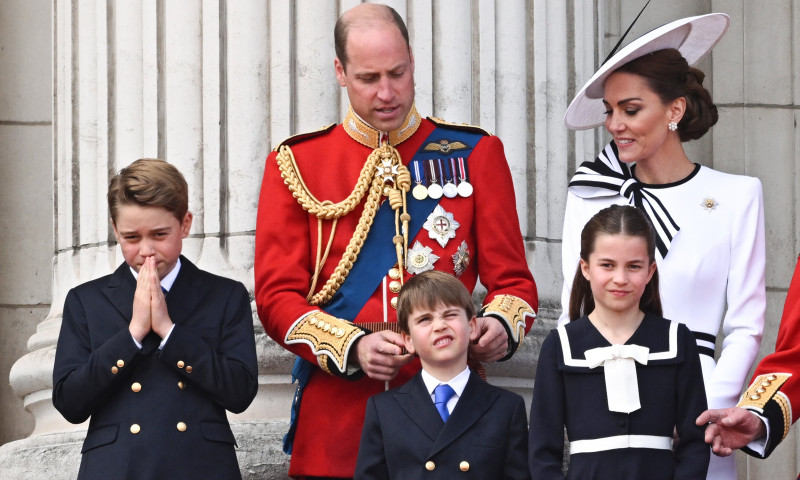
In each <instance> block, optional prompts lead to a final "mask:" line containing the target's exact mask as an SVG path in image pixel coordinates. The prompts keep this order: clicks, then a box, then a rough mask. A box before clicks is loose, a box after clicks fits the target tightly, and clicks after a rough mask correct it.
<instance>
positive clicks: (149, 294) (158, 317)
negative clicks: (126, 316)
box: [128, 256, 173, 344]
mask: <svg viewBox="0 0 800 480" xmlns="http://www.w3.org/2000/svg"><path fill="white" fill-rule="evenodd" d="M172 325H173V323H172V320H171V319H170V318H169V312H168V311H167V301H166V298H164V292H163V291H162V290H161V282H160V281H159V279H158V270H157V269H156V261H155V257H154V256H150V257H146V258H145V260H144V263H143V264H142V266H141V267H140V268H139V277H138V278H137V280H136V293H134V295H133V316H132V317H131V323H130V326H129V327H128V329H129V330H130V332H131V335H132V336H133V338H134V339H135V340H136V341H137V342H139V343H140V344H141V343H142V340H144V337H146V336H147V334H148V333H150V331H151V330H152V331H153V332H155V333H156V334H157V335H158V336H159V337H161V338H164V337H166V336H167V334H168V333H169V331H170V329H172Z"/></svg>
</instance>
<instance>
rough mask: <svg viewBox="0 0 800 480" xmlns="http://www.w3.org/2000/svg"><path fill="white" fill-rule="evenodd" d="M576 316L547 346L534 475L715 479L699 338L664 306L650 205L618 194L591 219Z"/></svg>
mask: <svg viewBox="0 0 800 480" xmlns="http://www.w3.org/2000/svg"><path fill="white" fill-rule="evenodd" d="M569 316H570V323H568V324H565V325H561V326H559V327H558V328H557V329H555V330H553V331H552V332H550V335H549V336H548V337H547V338H546V339H545V341H544V343H543V344H542V349H541V352H540V355H539V364H538V367H537V370H536V384H535V385H534V389H533V402H532V405H531V415H530V442H529V444H530V448H529V463H530V469H531V476H532V478H534V479H537V480H542V479H564V478H567V479H581V480H589V479H598V480H599V479H609V480H610V479H614V480H624V479H631V480H639V479H642V478H647V479H650V480H659V479H681V480H688V479H697V480H702V479H704V478H705V476H706V471H707V469H708V461H709V451H708V447H707V446H706V444H705V442H704V441H703V429H702V427H698V426H697V425H695V423H694V420H695V419H696V418H697V416H698V415H699V414H700V413H701V412H702V411H703V410H705V408H706V396H705V390H704V388H703V377H702V372H701V368H700V360H699V357H698V352H697V345H696V343H695V340H694V336H693V335H692V333H691V332H690V331H689V329H688V328H686V326H685V325H683V324H681V323H678V322H672V321H669V320H666V319H664V318H662V317H661V299H660V296H659V293H658V272H657V270H656V261H655V234H654V233H653V230H652V228H651V226H650V223H649V221H648V220H647V218H646V217H645V215H644V214H643V213H642V211H641V210H639V209H637V208H633V207H631V206H627V205H612V206H610V207H608V208H605V209H603V210H601V211H600V212H598V213H597V214H596V215H594V216H593V217H592V218H591V220H589V222H588V223H587V224H586V226H585V227H584V228H583V231H582V233H581V252H580V264H579V266H578V268H577V271H576V272H575V279H574V281H573V286H572V293H571V297H570V304H569ZM565 427H566V435H567V437H568V439H569V451H570V461H569V469H568V471H567V473H566V475H564V474H563V473H562V464H563V455H564V442H565V438H564V428H565Z"/></svg>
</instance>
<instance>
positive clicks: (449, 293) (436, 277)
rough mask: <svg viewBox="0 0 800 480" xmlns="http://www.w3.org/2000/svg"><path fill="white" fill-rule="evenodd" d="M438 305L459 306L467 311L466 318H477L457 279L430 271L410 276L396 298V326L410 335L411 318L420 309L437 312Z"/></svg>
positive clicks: (465, 292) (467, 294)
mask: <svg viewBox="0 0 800 480" xmlns="http://www.w3.org/2000/svg"><path fill="white" fill-rule="evenodd" d="M438 305H447V306H456V307H461V308H463V309H464V312H465V313H466V316H467V319H470V318H472V317H474V316H475V304H474V303H472V295H470V293H469V291H468V290H467V287H465V286H464V284H463V283H461V282H460V281H459V280H458V279H457V278H456V277H454V276H452V275H450V274H449V273H445V272H440V271H438V270H428V271H427V272H422V273H420V274H419V275H415V276H413V277H411V278H410V279H409V280H408V281H407V282H406V283H405V285H403V288H402V290H400V296H399V297H398V299H397V323H398V326H399V327H400V331H401V332H403V333H409V330H408V317H409V316H411V314H412V313H413V312H414V310H415V309H417V308H426V309H429V310H432V309H434V308H435V307H437V306H438Z"/></svg>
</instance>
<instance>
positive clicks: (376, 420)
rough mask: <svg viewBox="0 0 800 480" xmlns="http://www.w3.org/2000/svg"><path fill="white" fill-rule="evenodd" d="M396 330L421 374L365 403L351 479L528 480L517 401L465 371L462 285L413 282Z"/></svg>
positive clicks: (426, 276)
mask: <svg viewBox="0 0 800 480" xmlns="http://www.w3.org/2000/svg"><path fill="white" fill-rule="evenodd" d="M397 323H398V325H399V328H400V331H401V333H402V335H403V340H404V342H405V345H406V349H407V350H408V352H409V353H416V354H417V355H419V358H420V362H421V363H422V370H421V371H420V373H418V374H417V375H416V376H414V377H413V378H412V379H411V380H410V381H409V382H408V383H406V384H405V385H403V386H401V387H398V388H396V389H392V390H389V391H387V392H384V393H380V394H378V395H374V396H372V397H370V399H369V401H368V402H367V411H366V420H365V422H364V430H363V432H362V435H361V444H360V447H359V451H358V461H357V464H356V473H355V479H356V480H366V479H390V478H391V479H419V478H442V479H451V478H464V479H467V478H475V479H487V478H491V479H528V478H530V477H529V473H528V462H527V456H528V426H527V416H526V413H525V404H524V402H523V400H522V397H520V396H519V395H517V394H515V393H511V392H509V391H507V390H503V389H502V388H499V387H495V386H492V385H489V384H488V383H486V382H484V381H483V380H481V378H480V377H478V375H477V374H475V373H472V372H470V370H469V368H467V348H468V347H469V343H470V341H472V340H474V339H476V338H477V336H478V332H477V330H476V323H475V306H474V305H473V303H472V297H471V296H470V294H469V292H468V291H467V289H466V288H465V287H464V285H463V284H462V283H461V282H460V281H458V280H457V279H456V278H455V277H453V276H452V275H450V274H447V273H444V272H440V271H436V270H429V271H426V272H423V273H421V274H419V275H416V276H414V277H412V278H411V279H409V280H408V281H407V282H406V284H405V285H404V286H403V288H402V290H401V291H400V296H399V299H398V305H397Z"/></svg>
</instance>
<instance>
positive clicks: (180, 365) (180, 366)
mask: <svg viewBox="0 0 800 480" xmlns="http://www.w3.org/2000/svg"><path fill="white" fill-rule="evenodd" d="M184 365H186V364H185V363H183V360H178V368H183V366H184Z"/></svg>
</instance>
